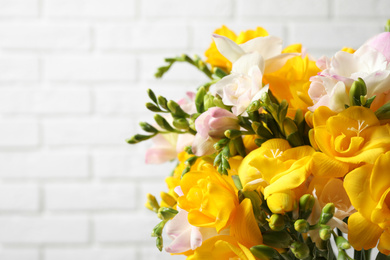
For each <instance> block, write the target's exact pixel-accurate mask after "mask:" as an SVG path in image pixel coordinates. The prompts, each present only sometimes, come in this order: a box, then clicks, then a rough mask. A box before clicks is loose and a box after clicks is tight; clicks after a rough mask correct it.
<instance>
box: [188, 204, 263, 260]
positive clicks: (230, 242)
mask: <svg viewBox="0 0 390 260" xmlns="http://www.w3.org/2000/svg"><path fill="white" fill-rule="evenodd" d="M262 243H263V239H262V235H261V232H260V229H259V226H258V225H257V222H256V220H255V216H254V214H253V210H252V203H251V201H250V200H249V199H244V200H243V201H242V202H241V204H240V205H239V206H238V208H237V214H236V216H235V218H234V220H233V222H232V225H231V228H230V236H216V237H213V238H210V239H208V240H206V241H204V242H203V244H202V245H201V246H200V247H198V248H197V249H196V250H195V251H194V254H193V255H191V256H190V257H188V258H187V259H190V260H198V259H199V260H204V259H210V260H211V259H222V260H223V259H227V260H228V259H241V260H244V259H246V260H255V259H256V258H255V257H254V256H253V255H252V253H251V252H250V250H249V248H251V247H252V246H255V245H260V244H262Z"/></svg>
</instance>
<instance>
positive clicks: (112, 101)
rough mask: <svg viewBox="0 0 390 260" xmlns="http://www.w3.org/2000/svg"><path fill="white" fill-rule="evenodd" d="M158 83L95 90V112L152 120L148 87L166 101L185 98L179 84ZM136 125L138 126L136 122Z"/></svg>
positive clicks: (183, 90)
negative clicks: (148, 106)
mask: <svg viewBox="0 0 390 260" xmlns="http://www.w3.org/2000/svg"><path fill="white" fill-rule="evenodd" d="M159 83H165V82H161V81H160V82H158V81H156V83H155V84H151V86H149V85H146V84H137V85H133V86H132V89H129V88H126V89H96V90H95V97H96V100H95V106H96V107H95V110H96V111H97V112H98V113H99V114H104V115H120V114H133V115H134V114H136V115H139V114H149V115H150V117H151V118H152V116H153V115H152V113H151V112H150V111H149V110H147V109H146V107H145V104H146V102H150V98H149V97H148V94H147V91H146V90H147V89H148V88H149V87H151V88H152V89H153V91H154V92H155V94H156V95H157V96H158V95H161V96H164V97H166V98H167V99H168V100H176V101H177V100H180V99H181V98H183V97H185V89H180V86H181V85H180V84H177V86H172V85H173V84H169V85H166V84H161V86H159V85H158V84H159ZM188 89H189V88H188ZM0 93H1V92H0ZM135 97H136V98H135ZM0 108H1V104H0ZM0 111H1V110H0ZM142 121H145V119H144V118H142ZM136 124H137V125H138V123H137V122H136Z"/></svg>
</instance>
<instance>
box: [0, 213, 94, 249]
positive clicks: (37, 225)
mask: <svg viewBox="0 0 390 260" xmlns="http://www.w3.org/2000/svg"><path fill="white" fill-rule="evenodd" d="M0 229H1V230H2V232H1V233H0V242H1V243H10V244H14V243H15V244H27V243H28V244H41V243H47V244H53V243H54V244H55V243H86V242H88V239H89V238H88V231H89V226H88V221H87V218H85V217H79V216H61V217H16V216H13V217H0Z"/></svg>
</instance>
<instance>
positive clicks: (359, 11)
mask: <svg viewBox="0 0 390 260" xmlns="http://www.w3.org/2000/svg"><path fill="white" fill-rule="evenodd" d="M389 10H390V2H389V1H387V0H377V1H364V0H345V1H344V0H335V2H334V15H335V16H336V17H343V18H345V17H350V18H352V19H354V17H359V18H361V17H373V18H378V17H383V18H387V19H388V18H389Z"/></svg>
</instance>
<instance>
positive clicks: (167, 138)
mask: <svg viewBox="0 0 390 260" xmlns="http://www.w3.org/2000/svg"><path fill="white" fill-rule="evenodd" d="M186 94H187V98H182V99H180V100H179V101H178V102H177V103H178V104H179V105H180V107H181V108H182V109H183V110H184V112H186V113H188V114H193V113H195V112H196V107H195V103H194V99H195V93H193V92H187V93H186ZM166 119H167V120H168V122H171V121H172V117H171V116H170V115H169V116H167V117H166ZM193 141H194V136H193V135H192V134H176V133H169V134H158V135H156V136H155V137H153V138H152V142H153V146H152V147H151V148H149V149H148V150H147V151H146V154H145V162H146V163H148V164H160V163H164V162H167V161H170V160H173V159H175V158H176V157H177V154H178V153H180V152H182V151H183V150H184V147H186V146H190V145H191V144H192V142H193Z"/></svg>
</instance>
